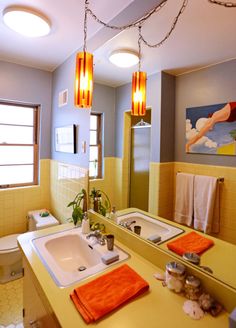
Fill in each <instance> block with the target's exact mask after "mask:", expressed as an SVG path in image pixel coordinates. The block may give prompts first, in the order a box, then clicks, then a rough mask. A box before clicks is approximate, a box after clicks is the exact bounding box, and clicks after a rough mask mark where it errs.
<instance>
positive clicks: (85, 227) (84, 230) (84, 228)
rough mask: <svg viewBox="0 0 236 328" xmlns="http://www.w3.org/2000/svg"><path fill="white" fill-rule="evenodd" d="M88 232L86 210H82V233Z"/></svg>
mask: <svg viewBox="0 0 236 328" xmlns="http://www.w3.org/2000/svg"><path fill="white" fill-rule="evenodd" d="M89 232H90V225H89V218H88V214H87V212H84V216H83V220H82V233H83V234H86V233H89Z"/></svg>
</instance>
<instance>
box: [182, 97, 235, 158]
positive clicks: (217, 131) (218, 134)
mask: <svg viewBox="0 0 236 328" xmlns="http://www.w3.org/2000/svg"><path fill="white" fill-rule="evenodd" d="M224 105H225V103H224V104H217V105H210V106H202V107H193V108H187V109H186V119H189V120H190V121H191V124H192V128H196V122H197V120H198V119H199V118H202V117H206V118H207V117H208V115H209V114H212V113H214V112H215V111H217V110H219V109H220V108H222V107H223V106H224ZM235 129H236V122H231V123H230V122H221V123H217V124H215V126H214V128H213V130H211V131H208V132H207V133H206V134H205V136H206V137H208V138H209V139H211V140H213V141H215V142H216V143H217V146H218V147H219V146H222V145H225V144H228V143H231V142H232V141H233V139H232V137H231V136H230V134H229V132H230V131H232V130H235ZM191 149H192V152H194V153H195V152H197V153H207V154H216V151H217V148H209V147H206V146H205V145H202V144H201V145H198V144H196V145H192V148H191Z"/></svg>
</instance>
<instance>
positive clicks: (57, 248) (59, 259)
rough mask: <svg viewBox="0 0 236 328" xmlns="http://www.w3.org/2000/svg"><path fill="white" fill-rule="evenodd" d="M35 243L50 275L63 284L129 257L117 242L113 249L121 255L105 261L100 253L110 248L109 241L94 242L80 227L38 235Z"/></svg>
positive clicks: (66, 284)
mask: <svg viewBox="0 0 236 328" xmlns="http://www.w3.org/2000/svg"><path fill="white" fill-rule="evenodd" d="M32 243H33V246H34V248H35V250H36V252H37V254H38V255H39V257H40V259H41V260H42V262H43V264H44V265H45V267H46V269H47V270H48V272H49V273H50V275H51V277H52V278H53V280H54V281H55V283H56V284H57V285H58V286H60V287H66V286H69V285H71V284H73V283H75V282H78V281H81V280H82V279H85V278H87V277H88V276H91V275H93V274H96V273H98V272H100V271H103V270H105V269H106V268H108V267H110V266H111V265H113V264H116V263H118V262H121V261H124V260H125V259H127V258H128V257H129V255H128V254H127V253H126V252H124V251H123V250H122V249H120V248H119V247H117V246H116V245H115V246H114V251H115V252H116V253H118V254H119V259H118V260H116V261H114V262H113V263H111V264H108V265H107V264H105V263H103V262H102V260H101V257H102V256H103V255H104V254H107V253H109V254H111V252H109V251H108V250H107V246H106V245H100V244H98V243H95V244H94V239H87V238H86V235H83V234H82V233H81V228H72V229H69V230H66V231H62V232H58V233H55V234H50V235H47V236H43V237H38V238H35V239H33V240H32Z"/></svg>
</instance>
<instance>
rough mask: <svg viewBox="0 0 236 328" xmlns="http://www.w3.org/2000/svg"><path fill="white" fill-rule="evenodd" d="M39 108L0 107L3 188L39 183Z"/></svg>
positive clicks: (0, 154)
mask: <svg viewBox="0 0 236 328" xmlns="http://www.w3.org/2000/svg"><path fill="white" fill-rule="evenodd" d="M38 115H39V113H38V108H37V107H28V106H21V105H17V104H8V103H0V188H8V187H18V186H27V185H33V184H37V182H38V130H39V129H38V121H39V117H38Z"/></svg>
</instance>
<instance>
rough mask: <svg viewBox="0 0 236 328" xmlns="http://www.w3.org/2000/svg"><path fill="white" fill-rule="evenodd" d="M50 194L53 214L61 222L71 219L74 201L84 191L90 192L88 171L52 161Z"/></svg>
mask: <svg viewBox="0 0 236 328" xmlns="http://www.w3.org/2000/svg"><path fill="white" fill-rule="evenodd" d="M50 168H51V175H50V194H51V212H52V214H53V215H54V216H55V217H56V218H57V219H58V220H59V221H60V222H61V223H65V222H67V219H69V218H70V217H71V212H72V210H71V208H70V207H69V208H68V207H67V205H68V204H69V203H70V202H71V201H73V199H74V198H75V196H76V194H77V193H78V192H80V191H81V190H82V189H85V190H86V191H87V192H88V169H85V168H82V167H79V166H76V165H70V164H65V163H59V162H57V161H54V160H51V165H50Z"/></svg>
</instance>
